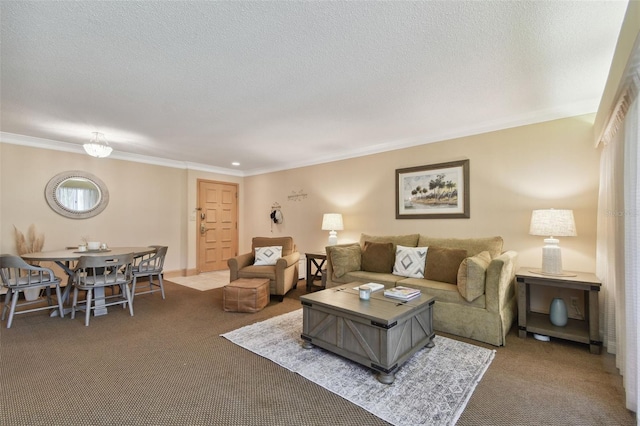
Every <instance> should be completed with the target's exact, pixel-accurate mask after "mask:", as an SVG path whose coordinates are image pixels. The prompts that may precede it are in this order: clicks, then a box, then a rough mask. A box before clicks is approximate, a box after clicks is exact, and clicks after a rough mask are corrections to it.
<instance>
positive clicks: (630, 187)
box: [620, 99, 640, 413]
mask: <svg viewBox="0 0 640 426" xmlns="http://www.w3.org/2000/svg"><path fill="white" fill-rule="evenodd" d="M638 112H639V109H638V100H637V99H636V100H635V101H634V102H633V104H632V105H631V107H630V108H629V111H628V113H627V115H626V117H625V123H624V124H625V126H624V140H625V144H624V213H625V214H624V219H625V221H624V235H625V239H624V251H625V268H624V271H625V277H624V282H625V286H624V289H625V295H624V297H625V298H624V300H625V314H624V315H625V316H624V318H625V326H624V342H623V345H624V353H625V355H624V365H623V367H622V368H621V369H620V370H621V373H622V374H623V377H624V389H625V393H626V399H627V401H626V403H627V408H629V409H630V410H633V411H635V412H636V413H637V412H638V402H639V400H640V399H639V396H638V380H639V374H638V373H639V372H638V361H639V358H638V353H639V349H640V340H639V339H638V326H639V325H640V321H639V319H640V289H639V288H638V285H639V284H640V259H639V256H640V192H639V191H640V173H639V171H638V154H640V150H638V142H639V136H640V133H639V131H638V121H639V120H638Z"/></svg>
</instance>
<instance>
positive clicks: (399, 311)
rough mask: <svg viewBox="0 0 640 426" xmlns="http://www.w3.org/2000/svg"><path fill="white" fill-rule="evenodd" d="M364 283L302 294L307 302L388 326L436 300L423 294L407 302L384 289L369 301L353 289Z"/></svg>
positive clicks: (303, 302)
mask: <svg viewBox="0 0 640 426" xmlns="http://www.w3.org/2000/svg"><path fill="white" fill-rule="evenodd" d="M361 284H363V283H358V282H354V283H349V284H344V285H341V286H338V287H332V288H329V289H326V290H322V291H316V292H314V293H309V294H305V295H304V296H300V302H302V304H303V305H304V304H305V303H306V304H311V305H314V306H326V307H328V308H332V309H335V310H338V311H342V312H344V313H347V314H348V313H352V314H355V315H356V316H358V317H364V318H367V319H369V320H371V321H375V322H377V323H380V324H385V325H389V324H391V323H393V322H395V321H398V320H401V319H403V318H405V317H407V316H411V315H412V314H413V312H415V311H416V310H419V309H422V308H423V307H424V306H425V305H428V304H430V303H432V302H433V299H434V298H433V297H429V296H428V295H426V294H424V293H422V294H421V295H420V297H417V298H415V299H412V300H410V301H408V302H403V301H400V300H395V299H391V298H389V297H385V296H384V290H380V291H376V292H374V293H371V298H370V299H369V300H360V297H359V292H358V290H354V287H357V286H359V285H361Z"/></svg>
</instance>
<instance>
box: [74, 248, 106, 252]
mask: <svg viewBox="0 0 640 426" xmlns="http://www.w3.org/2000/svg"><path fill="white" fill-rule="evenodd" d="M110 251H111V250H110V249H104V250H103V249H97V250H85V251H80V250H76V251H74V253H107V252H110Z"/></svg>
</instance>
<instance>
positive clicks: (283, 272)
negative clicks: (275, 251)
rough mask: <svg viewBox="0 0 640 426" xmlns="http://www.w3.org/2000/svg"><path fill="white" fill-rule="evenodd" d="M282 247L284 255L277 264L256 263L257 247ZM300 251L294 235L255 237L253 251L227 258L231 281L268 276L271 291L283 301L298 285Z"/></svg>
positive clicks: (252, 244)
mask: <svg viewBox="0 0 640 426" xmlns="http://www.w3.org/2000/svg"><path fill="white" fill-rule="evenodd" d="M273 246H280V247H282V257H280V258H279V259H277V261H276V262H275V265H254V263H255V253H256V248H257V247H273ZM299 260H300V253H299V252H298V250H297V248H296V245H295V243H294V242H293V238H292V237H274V238H270V237H255V238H253V239H252V240H251V252H250V253H245V254H241V255H239V256H236V257H232V258H231V259H229V260H227V265H229V276H230V279H231V281H235V280H237V279H238V278H268V279H269V293H270V294H271V295H273V296H276V297H277V298H278V300H279V301H281V302H282V300H283V299H284V295H285V294H287V292H288V291H289V290H291V289H292V288H296V286H297V285H298V261H299Z"/></svg>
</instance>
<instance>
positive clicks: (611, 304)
mask: <svg viewBox="0 0 640 426" xmlns="http://www.w3.org/2000/svg"><path fill="white" fill-rule="evenodd" d="M623 152H624V134H623V132H618V133H616V134H615V136H614V137H612V138H611V139H610V140H609V141H608V142H606V143H605V144H604V147H603V148H602V152H601V154H600V192H599V196H598V233H597V236H598V238H597V244H596V275H598V277H599V278H600V279H601V280H602V288H601V289H600V298H599V301H600V312H602V316H601V319H600V321H601V322H600V330H601V332H602V341H603V343H604V346H605V347H606V349H607V351H608V352H609V353H612V354H615V353H617V352H618V351H617V342H618V339H617V334H618V333H620V332H622V331H623V328H624V321H623V318H624V312H620V311H619V310H617V309H616V301H620V302H622V301H624V239H623V238H622V237H621V236H622V235H624V215H623V212H624V199H623V197H624V191H623V182H624V180H623V179H624V176H623V167H622V164H623V156H622V154H623ZM623 356H624V354H623V353H620V354H619V356H618V357H616V362H617V365H616V366H617V367H618V368H621V363H620V361H621V358H622V357H623Z"/></svg>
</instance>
